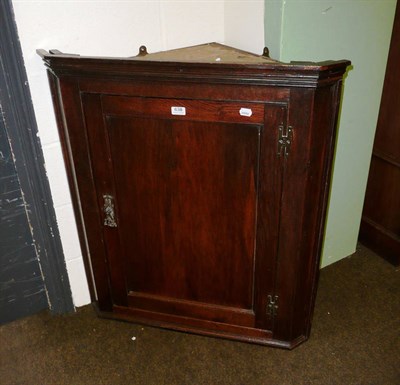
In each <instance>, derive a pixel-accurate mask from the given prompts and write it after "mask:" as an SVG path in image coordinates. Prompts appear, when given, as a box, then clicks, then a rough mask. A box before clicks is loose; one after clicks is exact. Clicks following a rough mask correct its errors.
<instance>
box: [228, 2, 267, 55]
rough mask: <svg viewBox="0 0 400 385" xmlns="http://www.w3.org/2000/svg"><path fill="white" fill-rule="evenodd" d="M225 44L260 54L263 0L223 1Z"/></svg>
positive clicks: (262, 38) (262, 40)
mask: <svg viewBox="0 0 400 385" xmlns="http://www.w3.org/2000/svg"><path fill="white" fill-rule="evenodd" d="M224 26H225V44H226V45H229V46H232V47H235V48H240V49H243V50H245V51H249V52H253V53H257V54H259V55H261V54H262V52H263V49H264V0H244V1H238V0H226V1H225V23H224Z"/></svg>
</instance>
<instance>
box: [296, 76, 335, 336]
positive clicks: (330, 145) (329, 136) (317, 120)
mask: <svg viewBox="0 0 400 385" xmlns="http://www.w3.org/2000/svg"><path fill="white" fill-rule="evenodd" d="M340 95H341V82H338V83H336V84H334V85H330V86H327V87H321V88H319V89H317V90H316V91H315V93H314V99H313V117H312V119H311V125H312V126H311V132H312V135H311V136H310V138H309V141H310V152H309V157H308V161H307V163H306V164H307V169H308V170H307V190H306V196H307V197H308V198H307V201H306V202H305V211H304V218H303V226H304V228H303V231H302V244H301V251H300V256H299V261H298V277H299V278H298V279H297V286H296V299H295V302H294V305H293V306H294V309H293V327H292V333H293V335H294V336H298V335H301V334H302V335H305V336H306V337H308V335H309V333H310V328H311V319H312V313H313V309H314V302H315V297H316V292H317V285H318V276H319V266H320V256H321V252H322V242H323V237H324V230H325V221H326V209H327V204H328V196H329V187H330V181H331V167H332V161H333V154H334V147H335V137H336V128H337V119H338V113H339V111H338V108H339V102H340ZM296 100H297V101H299V100H298V99H296ZM301 277H303V278H301Z"/></svg>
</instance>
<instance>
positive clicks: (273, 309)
mask: <svg viewBox="0 0 400 385" xmlns="http://www.w3.org/2000/svg"><path fill="white" fill-rule="evenodd" d="M277 312H278V296H277V295H268V304H267V314H268V315H269V316H270V317H271V318H273V317H275V316H276V314H277Z"/></svg>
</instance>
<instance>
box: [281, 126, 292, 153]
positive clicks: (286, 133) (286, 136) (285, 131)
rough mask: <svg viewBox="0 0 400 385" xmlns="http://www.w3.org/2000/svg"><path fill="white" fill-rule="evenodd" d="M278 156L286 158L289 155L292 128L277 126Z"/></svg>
mask: <svg viewBox="0 0 400 385" xmlns="http://www.w3.org/2000/svg"><path fill="white" fill-rule="evenodd" d="M278 131H279V136H278V156H281V155H282V152H283V155H284V156H285V157H286V156H288V155H289V150H290V146H291V145H292V141H293V127H292V126H284V125H283V124H281V125H279V126H278Z"/></svg>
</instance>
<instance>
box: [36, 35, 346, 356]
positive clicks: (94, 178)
mask: <svg viewBox="0 0 400 385" xmlns="http://www.w3.org/2000/svg"><path fill="white" fill-rule="evenodd" d="M38 53H39V55H40V56H42V58H43V60H44V62H45V64H46V66H47V72H48V77H49V80H50V87H51V92H52V97H53V102H54V107H55V112H56V117H57V123H58V128H59V134H60V138H61V143H62V148H63V153H64V159H65V163H66V168H67V173H68V177H69V183H70V188H71V194H72V199H73V203H74V210H75V215H76V218H77V223H78V230H79V234H80V242H81V247H82V251H83V254H84V260H85V267H86V273H87V278H88V281H89V285H90V287H91V293H92V298H93V300H95V301H96V302H97V306H98V309H99V313H100V314H101V315H103V316H107V317H112V318H116V319H123V320H131V321H134V322H139V323H145V324H150V325H155V326H160V327H166V328H171V329H175V330H181V331H189V332H194V333H198V334H203V335H209V336H218V337H225V338H229V339H234V340H240V341H247V342H254V343H259V344H264V345H272V346H279V347H286V348H293V347H295V346H296V345H298V344H299V343H301V342H302V341H304V340H306V339H307V338H308V336H309V333H310V326H311V317H312V312H313V307H314V301H315V294H316V287H317V277H318V268H319V259H320V252H321V244H322V238H323V230H324V220H325V211H326V204H327V197H328V190H329V182H330V169H331V163H332V154H333V149H334V143H335V129H336V121H337V115H338V107H339V99H340V92H341V82H342V77H343V74H344V72H345V71H346V67H347V66H348V65H349V64H350V62H349V61H347V60H341V61H327V62H320V63H311V62H297V63H296V62H291V63H281V62H278V61H275V60H272V59H270V58H269V57H268V50H267V49H265V50H264V53H263V54H262V55H254V54H251V53H248V52H244V51H240V50H237V49H234V48H231V47H227V46H224V45H221V44H217V43H209V44H203V45H199V46H194V47H188V48H182V49H176V50H171V51H166V52H159V53H153V54H148V53H147V50H146V47H144V46H142V47H140V50H139V54H138V55H137V56H134V57H129V58H109V57H104V58H103V57H84V56H79V55H73V54H64V53H61V52H60V51H57V50H52V51H50V52H47V51H44V50H38Z"/></svg>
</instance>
